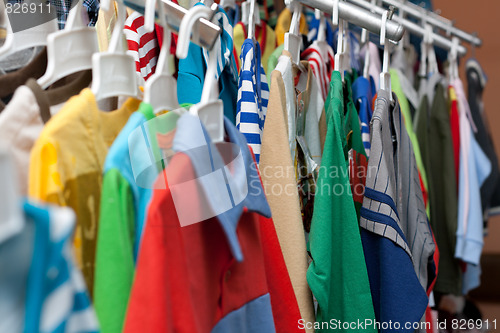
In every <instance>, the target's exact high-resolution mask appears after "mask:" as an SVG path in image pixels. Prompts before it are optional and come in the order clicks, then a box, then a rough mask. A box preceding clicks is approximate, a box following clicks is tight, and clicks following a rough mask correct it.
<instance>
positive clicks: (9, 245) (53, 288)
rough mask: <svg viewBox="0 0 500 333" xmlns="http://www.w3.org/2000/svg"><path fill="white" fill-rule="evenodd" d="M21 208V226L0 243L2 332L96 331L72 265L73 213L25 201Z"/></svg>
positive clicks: (75, 270)
mask: <svg viewBox="0 0 500 333" xmlns="http://www.w3.org/2000/svg"><path fill="white" fill-rule="evenodd" d="M22 209H23V214H24V216H23V217H24V219H25V220H24V221H22V223H23V224H24V226H23V227H22V229H21V230H19V232H16V233H15V234H12V235H11V236H10V237H8V238H7V239H4V240H2V242H0V265H1V266H2V270H3V274H2V275H1V277H0V293H1V294H2V298H1V299H0V316H1V317H2V318H3V320H2V321H1V323H0V331H2V332H60V331H61V329H63V330H64V332H75V333H76V332H97V331H99V326H98V323H97V318H96V316H95V313H94V310H93V308H92V305H91V303H90V300H89V297H88V294H87V290H86V287H85V282H84V280H83V278H82V276H81V272H80V271H79V270H78V269H77V268H76V265H75V263H74V262H73V260H74V259H73V249H72V242H71V239H72V235H73V231H74V227H75V216H74V213H73V212H72V211H71V210H70V209H68V208H61V207H55V206H42V205H38V204H34V203H30V202H28V201H25V202H24V203H23V205H22ZM19 223H21V221H19Z"/></svg>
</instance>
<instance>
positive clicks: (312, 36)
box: [307, 15, 335, 49]
mask: <svg viewBox="0 0 500 333" xmlns="http://www.w3.org/2000/svg"><path fill="white" fill-rule="evenodd" d="M319 24H320V20H318V19H317V18H316V16H314V15H312V17H311V20H310V21H309V22H308V27H309V33H308V34H307V41H308V42H310V43H313V42H314V41H316V40H317V39H318V29H319ZM325 29H326V31H325V42H326V43H327V44H328V45H330V47H331V48H332V49H333V48H334V41H335V39H334V38H333V33H334V31H333V28H332V23H331V22H330V20H328V19H325ZM308 48H309V47H308Z"/></svg>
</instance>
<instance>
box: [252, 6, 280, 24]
mask: <svg viewBox="0 0 500 333" xmlns="http://www.w3.org/2000/svg"><path fill="white" fill-rule="evenodd" d="M257 3H258V4H259V10H260V19H261V20H264V21H265V22H266V23H267V24H268V25H269V26H270V27H271V28H273V29H274V27H275V26H276V21H277V20H278V14H277V12H276V10H275V9H274V0H257Z"/></svg>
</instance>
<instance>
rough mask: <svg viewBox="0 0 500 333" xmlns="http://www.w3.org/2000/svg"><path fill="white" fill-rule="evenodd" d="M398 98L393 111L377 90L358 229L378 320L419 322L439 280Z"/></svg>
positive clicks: (417, 177)
mask: <svg viewBox="0 0 500 333" xmlns="http://www.w3.org/2000/svg"><path fill="white" fill-rule="evenodd" d="M394 99H395V100H396V105H395V106H394V107H391V106H390V102H389V95H388V93H387V92H385V91H384V90H379V92H378V97H377V100H376V102H375V111H374V113H373V118H372V122H371V126H372V128H371V135H372V139H371V140H372V141H371V144H372V147H371V148H372V149H371V153H372V155H371V157H370V160H369V164H368V171H367V178H366V187H365V193H364V194H365V197H364V200H363V207H362V208H361V219H360V222H359V224H360V226H361V228H362V229H361V235H362V240H363V248H364V252H365V259H366V262H367V267H368V275H369V277H370V285H371V290H372V296H373V301H374V305H375V313H376V315H377V320H378V321H380V322H383V321H385V320H389V319H391V320H393V321H399V322H418V321H420V319H421V318H422V317H423V315H424V313H425V310H426V307H427V304H428V298H427V295H426V290H427V286H428V283H429V282H432V281H433V280H434V278H435V273H436V271H435V265H434V261H433V253H434V250H435V244H434V240H433V236H432V231H431V228H430V225H429V221H428V219H427V214H426V212H425V205H424V201H423V197H422V191H421V189H420V181H419V176H418V170H417V166H416V162H415V157H414V155H413V148H412V145H411V141H410V139H409V137H408V134H407V132H406V129H405V127H404V125H403V123H402V122H403V120H402V116H401V112H400V109H399V104H398V103H397V98H394ZM391 123H392V126H391ZM391 128H392V129H393V130H391ZM396 142H397V144H395V143H396ZM429 267H431V268H430V269H429ZM401 332H413V330H408V331H406V330H405V331H403V330H402V331H401Z"/></svg>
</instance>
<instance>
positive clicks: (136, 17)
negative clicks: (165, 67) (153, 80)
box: [123, 12, 160, 80]
mask: <svg viewBox="0 0 500 333" xmlns="http://www.w3.org/2000/svg"><path fill="white" fill-rule="evenodd" d="M123 29H124V32H125V36H126V38H127V44H128V51H127V54H130V55H131V56H132V57H133V58H134V60H135V65H136V70H137V72H138V73H139V74H140V76H141V77H142V78H143V79H144V80H147V79H148V78H149V77H150V76H151V75H153V74H154V72H155V69H156V63H157V62H158V56H159V54H160V46H159V43H158V40H157V38H156V33H155V31H152V32H146V29H145V27H144V16H142V15H141V14H139V13H137V12H133V13H132V14H131V15H129V17H128V18H127V20H126V21H125V26H124V28H123Z"/></svg>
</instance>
